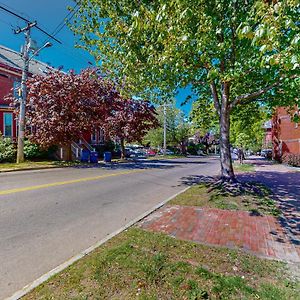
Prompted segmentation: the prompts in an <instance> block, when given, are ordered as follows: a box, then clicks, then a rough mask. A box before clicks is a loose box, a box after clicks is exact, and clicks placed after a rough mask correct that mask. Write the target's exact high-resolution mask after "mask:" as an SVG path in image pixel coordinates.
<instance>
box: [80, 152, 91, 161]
mask: <svg viewBox="0 0 300 300" xmlns="http://www.w3.org/2000/svg"><path fill="white" fill-rule="evenodd" d="M89 159H90V151H89V150H87V149H83V150H82V151H81V157H80V161H81V162H89Z"/></svg>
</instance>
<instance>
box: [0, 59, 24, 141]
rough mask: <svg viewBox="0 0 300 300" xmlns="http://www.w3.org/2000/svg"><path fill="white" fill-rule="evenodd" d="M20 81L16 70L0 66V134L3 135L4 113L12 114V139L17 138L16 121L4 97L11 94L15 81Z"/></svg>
mask: <svg viewBox="0 0 300 300" xmlns="http://www.w3.org/2000/svg"><path fill="white" fill-rule="evenodd" d="M20 80H21V73H20V72H19V71H18V70H13V69H12V68H8V67H6V66H5V65H3V64H0V132H1V134H3V133H4V113H12V114H13V128H12V130H13V132H12V133H13V134H12V138H13V139H15V138H16V136H17V120H16V115H15V114H14V113H13V108H12V107H11V106H10V104H11V103H10V102H7V101H6V100H5V97H6V96H8V95H9V94H11V93H12V89H13V87H14V82H15V81H20Z"/></svg>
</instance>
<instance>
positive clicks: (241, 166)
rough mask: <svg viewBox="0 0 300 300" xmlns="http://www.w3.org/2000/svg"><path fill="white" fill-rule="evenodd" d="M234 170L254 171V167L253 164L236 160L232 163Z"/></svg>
mask: <svg viewBox="0 0 300 300" xmlns="http://www.w3.org/2000/svg"><path fill="white" fill-rule="evenodd" d="M233 168H234V171H238V172H254V171H255V168H254V165H253V164H240V163H238V162H234V163H233Z"/></svg>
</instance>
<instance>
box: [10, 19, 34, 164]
mask: <svg viewBox="0 0 300 300" xmlns="http://www.w3.org/2000/svg"><path fill="white" fill-rule="evenodd" d="M35 25H36V22H31V23H28V24H27V26H26V27H24V28H22V29H18V30H16V31H15V34H19V33H21V32H24V34H25V43H24V47H23V51H22V59H23V68H22V79H21V91H22V96H21V99H20V111H19V127H18V150H17V163H18V164H19V163H21V162H24V137H25V110H26V97H27V87H26V80H27V76H28V68H29V50H30V49H29V48H30V29H31V28H32V27H34V26H35Z"/></svg>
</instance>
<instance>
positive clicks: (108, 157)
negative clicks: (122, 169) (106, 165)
mask: <svg viewBox="0 0 300 300" xmlns="http://www.w3.org/2000/svg"><path fill="white" fill-rule="evenodd" d="M104 162H111V152H109V151H107V152H104Z"/></svg>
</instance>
